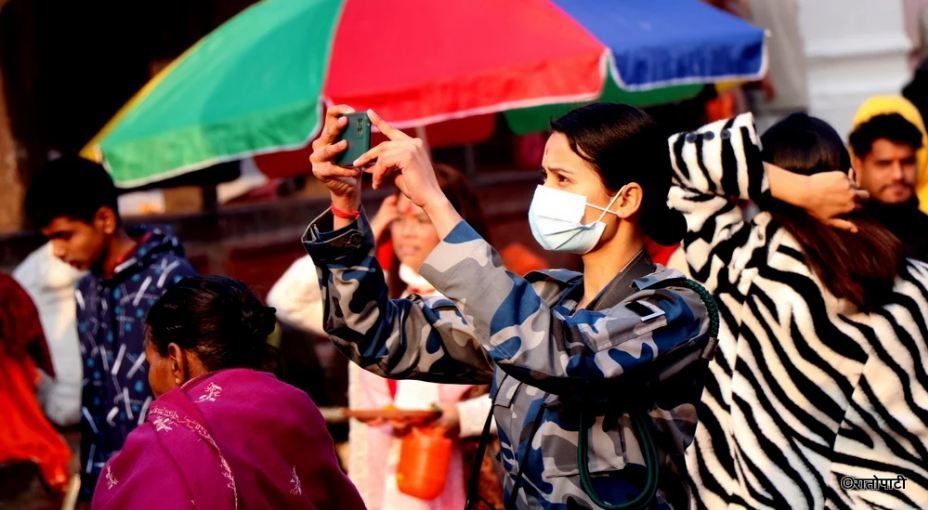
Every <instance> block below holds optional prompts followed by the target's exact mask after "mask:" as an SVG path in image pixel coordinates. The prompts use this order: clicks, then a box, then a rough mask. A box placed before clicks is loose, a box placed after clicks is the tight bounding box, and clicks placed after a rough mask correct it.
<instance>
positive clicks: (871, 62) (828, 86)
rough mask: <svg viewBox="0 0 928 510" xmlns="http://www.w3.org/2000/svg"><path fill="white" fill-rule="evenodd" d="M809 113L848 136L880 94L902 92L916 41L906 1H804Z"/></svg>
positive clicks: (801, 4)
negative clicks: (865, 105) (861, 109)
mask: <svg viewBox="0 0 928 510" xmlns="http://www.w3.org/2000/svg"><path fill="white" fill-rule="evenodd" d="M799 24H800V29H801V31H802V35H803V38H804V40H805V52H806V59H807V65H808V73H809V74H808V75H809V95H810V98H809V99H810V112H809V113H810V114H811V115H814V116H817V117H821V118H823V119H825V120H826V121H828V122H829V123H831V124H832V125H833V126H834V127H835V129H837V130H838V132H839V133H840V134H841V135H842V137H846V136H847V134H848V131H849V130H850V127H851V119H852V118H853V116H854V112H855V111H857V107H858V106H860V104H861V103H862V102H863V100H864V99H866V98H867V97H869V96H872V95H875V94H899V92H900V90H901V89H902V86H903V85H904V84H905V83H906V82H907V81H908V80H909V78H910V73H909V69H908V62H907V52H908V51H909V48H910V47H911V42H910V41H909V39H908V37H907V36H906V34H905V29H904V25H903V9H902V0H799Z"/></svg>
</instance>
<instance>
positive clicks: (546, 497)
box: [304, 104, 714, 508]
mask: <svg viewBox="0 0 928 510" xmlns="http://www.w3.org/2000/svg"><path fill="white" fill-rule="evenodd" d="M350 111H352V110H351V109H350V108H349V107H346V106H336V107H333V108H331V109H330V110H329V112H328V114H327V117H326V122H325V127H324V130H323V134H322V136H321V137H320V138H319V139H318V140H317V141H316V142H315V143H314V151H313V156H312V157H311V161H312V164H313V173H314V174H315V175H316V177H317V178H319V179H320V180H322V181H323V182H324V183H325V184H326V186H327V187H328V188H329V192H330V196H331V199H332V206H331V208H330V209H329V210H328V211H326V212H324V213H323V214H322V215H320V216H319V217H317V218H316V219H314V220H313V221H312V223H311V224H310V226H309V228H308V229H307V232H306V234H305V236H304V245H305V246H306V249H307V251H308V252H309V254H310V255H311V256H312V257H313V260H314V261H315V262H316V264H317V267H318V275H319V280H320V283H321V285H322V287H323V292H324V296H325V298H326V314H325V327H326V331H327V332H328V334H329V336H330V338H331V339H332V340H333V341H334V342H335V344H336V345H337V346H338V348H339V349H340V350H341V351H342V352H344V353H345V354H346V355H348V356H349V357H350V358H351V360H352V361H353V362H355V363H357V364H358V365H359V366H361V367H362V368H364V369H366V370H368V371H371V372H373V373H375V374H378V375H381V376H385V377H390V378H396V379H421V380H426V381H433V382H445V383H490V382H492V384H493V390H492V392H491V394H492V398H493V403H494V405H493V408H492V411H491V414H490V417H492V418H495V420H496V424H497V430H498V433H499V439H500V444H501V448H500V460H501V463H502V466H503V470H504V473H503V487H504V493H505V496H506V499H507V503H506V507H507V508H614V505H622V506H635V507H640V508H646V507H647V508H671V507H675V508H684V507H686V506H687V502H688V499H689V491H688V488H687V484H686V474H685V466H683V450H684V449H685V448H686V446H687V445H688V444H689V442H690V439H691V438H692V434H693V429H694V428H695V426H696V421H695V405H696V402H697V401H698V399H699V394H700V392H701V389H702V386H701V378H702V375H703V372H704V368H705V364H704V363H703V362H702V361H701V360H702V359H703V357H704V356H707V355H708V354H709V353H710V352H711V350H712V346H713V343H712V342H711V341H710V338H711V336H712V331H711V324H710V323H711V320H712V319H710V316H712V313H711V312H710V309H711V307H712V306H714V305H713V304H712V301H711V298H710V297H708V295H707V294H706V293H705V291H704V290H703V289H702V288H701V287H698V286H697V285H695V283H694V282H689V281H688V280H686V279H684V278H681V275H680V274H679V273H677V272H674V271H670V270H667V269H664V268H661V267H659V266H655V265H654V264H652V263H651V261H650V260H649V259H648V257H647V254H646V252H645V250H644V243H645V239H646V238H648V237H651V238H653V239H655V240H657V241H660V242H662V243H675V242H678V241H679V240H680V237H681V236H682V235H683V232H684V229H685V223H684V220H683V218H682V216H681V215H680V214H679V213H676V212H674V211H671V210H670V209H668V207H667V204H666V198H667V190H668V188H669V186H670V177H671V175H670V172H671V169H670V161H669V158H668V154H667V149H666V145H665V143H666V142H665V140H666V138H665V137H664V134H663V132H662V131H661V129H660V128H659V127H658V126H657V124H656V123H655V122H654V121H653V120H652V119H651V118H650V117H649V116H648V115H647V114H645V113H643V112H641V111H640V110H637V109H635V108H633V107H630V106H625V105H618V104H594V105H590V106H587V107H584V108H579V109H577V110H574V111H572V112H570V113H568V114H567V115H565V116H564V117H562V118H561V119H559V120H557V121H555V122H554V124H553V129H554V133H553V134H552V135H551V136H550V137H549V138H548V141H547V144H546V147H545V153H544V158H543V161H542V167H543V179H544V183H543V184H542V185H539V186H538V187H537V189H536V192H535V197H534V198H533V200H532V203H531V206H530V208H529V223H530V225H531V227H532V233H533V235H534V236H535V238H536V239H537V240H538V241H539V243H540V244H541V245H542V246H543V247H545V248H546V249H548V250H553V251H565V252H571V253H576V254H581V255H582V256H583V262H584V271H583V273H576V272H571V271H566V270H552V271H541V272H533V273H529V274H528V275H526V276H525V277H524V278H523V277H520V276H518V275H515V274H513V273H511V272H508V271H507V270H506V268H505V267H504V266H503V265H502V263H501V261H500V256H499V254H498V253H497V252H496V251H495V250H494V249H493V248H492V247H491V246H490V245H489V244H488V243H487V242H486V241H485V240H484V239H482V238H481V237H480V235H479V234H478V233H477V232H476V231H475V230H474V229H473V228H472V227H471V226H470V225H469V224H468V223H467V222H466V221H463V220H462V218H461V215H460V213H459V212H458V211H457V210H456V209H455V207H454V206H453V204H452V202H451V200H449V197H448V196H446V195H445V193H444V192H443V191H442V189H441V187H440V186H439V184H438V181H437V179H436V175H435V172H434V170H433V168H432V164H431V162H430V161H429V157H428V154H427V152H426V150H425V148H424V144H423V143H422V141H421V140H418V139H413V138H410V137H408V136H407V135H405V134H404V133H403V132H401V131H399V130H397V129H394V128H393V127H392V126H390V125H389V124H388V123H386V122H385V121H383V120H382V119H381V118H380V117H378V116H377V115H376V114H375V113H373V112H368V115H369V117H370V118H371V121H372V122H373V123H374V125H376V126H377V127H378V128H379V129H380V131H381V132H382V133H384V134H385V135H386V136H387V138H388V141H386V142H383V143H381V144H380V145H378V146H377V147H374V148H373V149H371V150H370V151H369V152H367V153H366V154H365V155H363V156H362V157H360V158H359V159H358V160H356V161H355V162H354V165H355V166H354V167H353V168H342V167H338V166H336V165H335V164H334V163H333V162H332V161H333V158H334V156H335V155H337V154H338V153H340V152H341V151H343V150H344V149H345V143H344V142H338V143H335V142H336V140H337V137H338V133H339V132H340V131H341V130H342V129H344V126H345V120H344V119H341V116H342V115H344V114H345V113H348V112H350ZM369 163H372V164H373V166H372V167H371V168H370V169H369V170H368V171H370V172H371V173H372V174H373V186H374V187H375V188H377V187H379V186H381V185H382V184H383V183H385V182H387V181H388V180H392V181H393V182H394V183H395V184H396V186H397V187H398V188H399V190H400V191H401V192H402V193H403V195H404V196H405V197H407V198H408V200H409V201H410V202H412V203H413V204H415V205H416V206H417V207H420V208H421V209H422V210H423V212H424V213H425V215H426V216H427V217H428V219H429V221H430V222H431V224H432V225H434V227H435V230H436V232H437V233H438V238H439V239H441V242H440V243H438V245H437V246H436V247H435V248H434V249H433V250H431V253H430V254H429V255H428V257H427V258H426V259H425V261H424V262H423V264H422V267H421V270H420V274H421V275H422V276H423V277H424V278H425V280H427V281H428V282H429V283H430V284H431V285H432V286H434V287H435V289H436V290H438V291H439V292H441V294H442V296H439V297H434V298H427V297H421V296H417V295H410V296H408V297H407V298H405V299H392V300H391V299H390V298H389V296H388V290H387V285H386V283H385V282H384V277H383V272H382V271H381V269H380V267H379V266H378V264H377V262H376V260H375V259H374V257H373V256H372V255H371V249H372V247H373V239H372V236H371V233H370V227H369V226H368V222H367V219H366V216H365V215H364V213H363V211H361V210H360V198H361V197H360V195H361V190H360V176H359V174H360V172H361V169H362V168H365V166H366V165H368V164H369ZM490 423H491V422H490V420H489V417H488V419H487V421H486V425H485V430H488V429H489V425H490ZM478 457H479V455H478ZM471 496H472V497H471V499H470V504H471V505H476V504H477V497H478V495H475V494H474V493H473V491H471Z"/></svg>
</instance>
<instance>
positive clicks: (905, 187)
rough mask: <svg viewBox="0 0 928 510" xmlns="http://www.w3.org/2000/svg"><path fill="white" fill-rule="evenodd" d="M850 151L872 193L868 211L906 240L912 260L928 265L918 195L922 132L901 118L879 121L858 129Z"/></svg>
mask: <svg viewBox="0 0 928 510" xmlns="http://www.w3.org/2000/svg"><path fill="white" fill-rule="evenodd" d="M850 145H851V149H852V150H853V153H854V156H853V163H854V169H855V170H856V171H857V180H858V184H859V185H860V187H861V188H862V189H864V190H866V191H868V192H869V193H870V201H869V202H868V204H867V209H868V211H869V212H870V213H872V214H873V216H874V217H875V218H876V219H878V220H880V221H881V222H882V223H883V224H884V225H886V227H887V228H889V229H890V230H891V231H892V232H893V233H894V234H896V237H898V238H899V239H900V240H902V242H903V243H904V244H905V246H906V251H907V253H908V256H909V257H911V258H914V259H918V260H923V261H928V215H926V214H924V213H922V212H921V211H919V209H918V205H919V204H918V197H917V196H916V194H915V183H916V180H917V178H918V161H917V157H916V152H917V151H918V149H919V148H921V146H922V132H921V130H919V129H918V127H916V126H915V125H914V124H912V123H911V122H909V121H907V120H906V119H905V118H903V117H902V115H900V114H898V113H890V114H884V115H876V116H874V117H873V118H871V119H870V120H868V121H866V122H863V123H862V124H860V125H858V126H857V127H856V128H855V129H854V131H853V132H852V133H851V136H850Z"/></svg>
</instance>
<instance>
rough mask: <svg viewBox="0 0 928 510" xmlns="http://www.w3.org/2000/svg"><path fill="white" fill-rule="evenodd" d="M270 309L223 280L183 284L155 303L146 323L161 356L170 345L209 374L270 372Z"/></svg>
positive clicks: (188, 280) (239, 286)
mask: <svg viewBox="0 0 928 510" xmlns="http://www.w3.org/2000/svg"><path fill="white" fill-rule="evenodd" d="M274 312H275V310H274V308H271V307H268V306H264V305H263V304H262V303H261V301H260V300H259V299H258V298H257V297H256V296H255V295H254V293H253V292H252V291H251V290H250V289H249V288H248V287H247V286H246V285H245V284H244V283H242V282H240V281H238V280H233V279H231V278H226V277H224V276H196V277H191V278H185V279H183V280H181V281H180V282H178V283H177V284H175V285H174V286H173V287H171V288H170V289H169V290H168V291H167V292H166V293H165V294H164V295H163V296H161V299H159V300H158V301H157V302H156V303H155V304H154V306H152V308H151V311H149V312H148V317H147V318H146V319H145V322H146V324H147V326H148V332H149V335H148V338H149V341H151V343H152V344H153V345H154V347H155V349H157V351H158V352H159V353H160V354H161V355H167V352H168V345H169V344H170V343H172V342H173V343H175V344H177V345H179V346H180V347H182V348H183V349H186V350H191V351H193V352H195V353H196V354H197V357H199V358H200V361H202V362H203V364H204V365H205V366H206V368H207V369H209V370H220V369H223V368H255V369H269V368H270V367H271V364H272V360H273V354H274V350H273V348H272V347H271V346H270V345H269V344H268V343H267V337H268V336H269V335H270V334H271V332H273V331H274V328H275V326H276V318H275V315H274Z"/></svg>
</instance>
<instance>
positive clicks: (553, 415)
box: [0, 96, 928, 510]
mask: <svg viewBox="0 0 928 510" xmlns="http://www.w3.org/2000/svg"><path fill="white" fill-rule="evenodd" d="M351 112H353V110H352V109H351V108H350V107H348V106H333V107H330V108H329V109H328V111H327V113H326V116H325V124H324V127H323V129H322V132H321V134H320V136H319V138H318V139H317V140H316V141H315V142H314V143H313V154H312V156H311V162H312V168H313V174H314V175H315V177H316V178H317V179H319V180H320V181H321V182H322V183H323V184H324V185H325V187H326V189H327V190H328V193H329V198H330V200H331V205H330V207H328V208H327V209H326V210H325V211H323V212H322V213H321V214H320V215H319V216H318V217H316V218H314V219H312V221H310V223H309V226H308V227H307V229H306V230H305V232H304V233H303V236H302V243H303V246H304V247H305V249H306V252H307V255H306V256H305V257H303V258H302V259H300V260H298V261H296V262H295V263H294V264H293V266H291V268H290V269H289V270H287V272H286V273H285V274H284V275H283V277H282V278H281V279H280V281H279V282H278V283H277V284H276V285H275V286H274V288H273V289H272V290H271V292H270V294H269V296H268V302H269V304H270V305H271V306H266V305H264V304H263V303H262V302H261V301H260V299H259V298H258V297H256V296H255V294H254V293H253V292H252V291H251V290H250V289H249V288H248V287H247V286H246V285H245V284H243V283H241V282H239V281H236V280H233V279H230V278H227V277H222V276H203V275H198V274H197V273H196V271H195V270H194V268H193V267H192V266H191V264H190V263H189V262H188V261H187V260H186V259H185V258H184V253H183V249H182V247H181V244H180V242H179V241H178V239H177V238H176V237H175V236H174V235H173V234H172V233H171V232H170V230H169V229H167V228H165V227H157V228H154V227H152V228H149V227H131V228H130V227H126V226H125V225H124V224H123V222H122V219H121V217H120V214H119V207H118V203H117V200H116V197H117V190H116V188H115V186H114V185H113V181H112V180H111V178H110V177H109V175H108V174H107V172H106V171H105V169H104V168H103V167H101V166H100V165H97V164H95V163H91V162H89V161H87V160H83V159H80V158H77V157H64V158H60V159H58V160H55V161H53V162H51V163H49V164H48V165H46V167H44V168H43V169H42V170H41V171H40V172H38V173H37V174H36V175H35V177H34V179H33V181H32V184H31V186H30V187H29V189H28V192H27V195H26V201H25V210H26V213H27V216H28V217H29V220H30V223H31V224H32V225H33V226H34V227H35V228H36V229H37V230H39V231H41V233H42V234H43V235H44V236H45V237H47V239H48V244H47V245H45V246H43V247H41V248H39V249H38V250H37V251H36V252H34V253H33V254H32V255H31V256H30V257H29V258H28V259H27V260H26V261H24V262H23V265H22V266H21V267H20V268H19V269H18V270H17V272H16V273H15V276H16V277H17V279H18V280H19V283H17V282H16V281H15V280H14V279H13V278H10V277H8V276H6V275H0V333H2V337H0V366H2V367H3V370H0V384H2V386H0V408H2V409H3V416H4V418H3V419H4V420H8V421H9V423H11V424H12V425H11V426H10V430H12V431H14V432H13V433H11V434H6V435H4V436H3V437H0V452H3V453H4V455H5V456H6V457H7V458H4V459H0V462H4V463H5V464H4V466H0V467H6V466H7V464H9V463H10V462H11V461H12V462H20V463H23V462H25V463H34V464H35V465H36V466H37V467H38V471H37V472H38V473H39V475H40V477H41V479H42V480H43V481H44V483H45V484H46V485H47V486H48V487H49V490H50V491H52V492H59V493H60V492H63V491H64V490H65V489H66V487H67V485H68V481H69V467H68V461H69V458H70V450H69V445H68V444H67V442H65V440H63V439H62V437H61V436H60V435H59V434H58V433H57V431H56V429H55V428H54V427H53V426H52V424H51V423H54V424H55V425H57V426H58V427H68V426H73V425H75V424H77V423H79V424H80V425H79V432H80V434H79V438H80V443H79V451H80V469H79V473H80V497H79V499H80V500H81V504H82V505H84V506H85V507H86V506H88V505H89V506H90V507H92V508H100V509H121V508H211V509H212V508H216V509H221V508H239V507H243V508H307V509H311V508H345V509H349V508H351V509H355V508H372V509H383V510H391V509H404V510H405V509H429V510H442V509H449V508H468V509H475V508H526V509H528V508H547V509H566V508H605V509H612V508H623V509H625V508H689V507H691V506H695V507H697V508H710V509H714V508H925V507H928V321H926V317H928V265H925V263H924V262H923V261H928V237H926V234H925V232H926V231H928V230H926V228H925V227H926V226H928V225H926V223H928V216H926V215H925V213H924V212H923V211H925V210H928V199H924V198H923V197H928V168H926V166H928V138H926V132H925V125H924V122H923V121H922V118H921V115H920V113H919V111H918V109H917V108H916V107H915V106H913V105H912V104H911V103H909V102H908V101H907V100H905V99H903V98H902V97H895V96H892V97H890V96H886V97H876V98H872V99H870V100H868V101H867V102H866V103H865V104H863V105H862V106H861V108H860V111H859V112H858V114H857V115H856V116H855V120H854V127H853V130H852V132H851V133H850V135H849V137H848V138H847V139H846V140H845V139H843V138H842V137H841V136H840V135H839V134H838V133H837V132H836V131H835V130H834V129H833V128H832V127H831V126H829V125H828V124H827V123H826V122H825V121H823V120H821V119H818V118H815V117H811V116H809V115H807V114H805V113H793V114H790V115H787V116H786V117H784V118H781V119H780V120H778V121H777V122H775V123H773V125H772V126H770V127H769V128H768V129H766V130H765V131H764V132H763V133H759V132H758V131H757V130H756V128H755V123H754V119H753V117H752V116H751V114H749V113H745V114H740V115H737V116H735V117H733V118H730V119H723V120H719V121H716V122H713V123H710V124H708V125H706V126H703V127H702V128H700V129H697V130H694V131H690V132H684V133H678V134H674V135H672V136H669V137H668V135H669V134H668V133H666V132H665V131H664V129H663V128H662V127H661V126H660V125H659V124H658V122H657V121H655V120H654V119H653V118H652V117H651V116H649V115H648V114H647V113H645V112H643V111H641V110H639V109H637V108H634V107H631V106H627V105H622V104H609V103H594V104H590V105H587V106H583V107H580V108H577V109H575V110H573V111H571V112H569V113H567V114H566V115H564V116H563V117H561V118H559V119H557V120H555V121H553V122H552V124H551V133H550V135H549V136H548V139H547V142H546V144H545V148H544V154H543V158H542V162H541V167H542V168H541V183H540V184H539V185H538V186H537V188H536V189H535V192H534V196H533V199H532V201H531V204H530V205H529V207H528V217H527V220H528V225H529V228H530V230H531V234H532V236H533V237H534V238H535V240H536V241H537V242H538V244H539V245H540V246H541V247H542V248H544V249H545V250H548V251H551V252H564V253H571V254H576V255H577V256H579V257H580V259H581V260H582V271H571V270H567V269H559V268H551V269H543V270H538V271H530V272H527V273H524V272H522V271H513V270H510V269H511V268H509V267H508V265H509V264H507V262H508V261H506V258H505V257H503V256H501V255H500V252H499V251H497V249H496V248H495V247H494V244H493V242H492V241H493V240H492V239H490V237H489V232H488V229H487V222H486V219H485V218H484V216H483V214H482V212H481V205H480V200H479V198H478V196H477V194H476V193H475V192H474V191H473V190H472V189H471V187H470V186H469V184H468V182H467V179H466V177H465V176H464V175H462V174H461V173H460V172H458V171H457V170H455V169H454V168H451V167H449V166H447V165H442V164H433V162H432V161H431V157H430V154H429V151H428V149H427V147H426V145H425V144H424V143H423V142H422V140H419V139H416V138H414V137H411V136H409V135H407V134H405V133H404V132H402V131H400V130H397V129H395V128H393V127H392V126H391V125H390V124H389V122H388V121H387V120H384V119H381V118H380V117H379V116H378V115H377V114H376V113H374V112H368V116H369V117H370V120H371V122H372V123H373V125H375V126H376V127H377V128H378V129H379V130H380V132H381V133H383V134H384V135H385V136H386V138H387V140H386V141H384V142H382V143H380V144H379V145H377V146H375V147H373V148H371V149H370V150H369V151H368V152H366V153H365V154H364V155H362V156H361V157H360V158H358V159H357V160H355V161H354V162H352V164H351V166H347V167H346V166H339V165H337V164H336V163H335V160H336V158H337V156H338V155H339V154H340V153H341V152H343V151H344V150H345V149H346V144H345V142H344V141H339V135H340V133H341V131H342V130H343V129H344V127H345V124H346V119H345V117H344V116H345V115H346V114H348V113H351ZM364 174H369V176H370V177H371V181H372V186H373V188H375V189H377V188H381V187H386V186H393V187H394V189H395V192H394V193H393V194H391V195H389V196H388V197H387V198H386V199H384V200H383V202H382V204H381V206H380V208H379V210H378V211H377V212H376V214H374V215H373V216H371V217H370V218H369V217H368V215H367V213H366V212H365V210H364V209H363V207H362V206H361V203H362V201H361V199H362V195H363V193H364V192H363V191H362V188H363V187H365V185H363V184H362V183H364V182H365V179H364V178H363V177H364ZM298 235H299V233H295V234H294V238H296V237H297V236H298ZM386 240H389V244H388V245H389V246H390V249H389V250H387V251H386V252H384V251H383V250H378V247H379V246H381V245H383V244H384V242H385V241H386ZM653 243H657V244H659V245H663V246H669V247H672V248H671V249H673V248H676V250H677V254H678V255H677V256H675V257H671V262H669V263H668V266H671V267H667V266H664V265H662V264H657V263H655V262H654V261H653V259H652V256H651V253H650V252H649V247H650V246H652V244H653ZM33 301H35V305H34V304H33ZM278 320H279V321H281V322H283V323H287V324H290V325H292V326H294V327H297V328H301V329H305V330H307V331H311V332H315V333H317V334H320V335H324V336H327V337H328V339H329V340H330V341H331V342H332V343H333V344H334V346H335V347H336V348H337V349H338V350H339V351H340V352H341V353H342V354H343V355H344V356H345V357H347V358H348V359H349V360H350V362H351V365H350V368H349V391H348V393H349V394H348V397H349V407H350V408H351V409H353V410H368V411H377V412H369V413H363V412H359V413H356V414H353V415H352V416H353V418H352V420H351V425H350V434H349V453H348V455H347V462H345V463H344V464H343V463H342V461H341V460H340V459H339V456H338V455H337V453H336V449H335V446H334V444H333V441H332V438H331V437H330V435H329V433H328V431H327V429H326V424H325V422H324V420H323V418H322V415H321V414H320V412H319V410H318V408H317V407H316V405H315V404H314V403H313V401H312V400H311V399H310V398H309V397H308V396H307V395H306V393H305V392H303V391H301V390H298V389H296V388H294V387H292V386H290V385H288V384H285V383H283V382H281V381H280V380H278V379H277V378H276V377H275V376H274V375H273V373H274V364H275V351H274V349H273V347H272V346H271V345H270V344H269V343H268V337H269V336H271V334H272V332H273V331H274V329H275V325H276V323H277V321H278ZM43 331H44V333H43ZM46 337H48V339H49V341H48V342H46ZM49 346H50V347H51V349H49ZM77 363H79V368H80V369H81V370H80V371H77V370H75V369H74V365H75V364H77ZM81 372H82V373H83V377H82V378H81V376H80V375H79V374H80V373H81ZM78 395H79V397H78ZM468 438H472V439H468ZM425 445H429V446H425ZM468 445H476V448H475V451H470V452H469V454H466V453H468V452H465V450H468ZM433 446H434V448H432V447H433ZM417 448H418V449H419V450H420V451H416V449H417ZM10 452H12V453H10ZM417 456H418V457H423V459H424V460H422V462H420V464H421V465H422V466H425V467H426V468H425V471H423V470H422V469H420V470H419V471H415V470H414V469H413V470H411V469H409V468H410V466H411V465H413V464H415V462H417V460H416V459H415V458H414V457H417ZM465 459H467V460H465ZM343 465H344V466H346V467H347V472H346V471H345V470H343ZM425 482H429V483H431V485H429V484H427V483H425Z"/></svg>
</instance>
